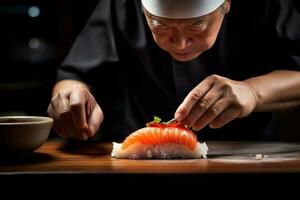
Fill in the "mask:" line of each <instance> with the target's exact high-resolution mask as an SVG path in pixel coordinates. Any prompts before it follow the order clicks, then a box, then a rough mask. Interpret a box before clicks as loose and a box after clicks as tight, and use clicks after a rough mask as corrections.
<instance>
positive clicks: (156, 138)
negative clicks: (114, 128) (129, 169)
mask: <svg viewBox="0 0 300 200" xmlns="http://www.w3.org/2000/svg"><path fill="white" fill-rule="evenodd" d="M137 142H140V143H143V144H165V143H175V144H181V145H185V146H186V147H187V148H189V149H190V150H192V151H193V150H194V149H195V148H196V145H197V142H198V139H197V136H196V135H195V134H194V133H193V132H192V131H191V130H190V129H187V128H183V127H176V126H159V127H145V128H141V129H139V130H137V131H135V132H133V133H132V134H130V135H129V136H128V137H127V138H126V139H125V140H124V142H123V144H122V149H127V148H128V147H130V146H131V145H133V144H135V143H137Z"/></svg>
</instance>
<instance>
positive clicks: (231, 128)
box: [48, 0, 300, 140]
mask: <svg viewBox="0 0 300 200" xmlns="http://www.w3.org/2000/svg"><path fill="white" fill-rule="evenodd" d="M295 3H296V2H295V1H292V0H261V1H257V2H253V1H249V2H241V1H232V2H231V1H230V0H184V1H183V0H123V1H120V0H100V1H99V3H98V5H97V7H96V8H95V10H94V12H93V13H92V15H91V17H90V18H89V20H88V22H87V24H86V25H85V27H84V29H83V30H82V32H81V33H80V34H79V36H78V37H77V39H76V41H75V43H74V44H73V46H72V48H71V50H70V52H69V54H68V55H67V57H66V59H65V60H64V62H63V63H62V65H61V66H60V68H59V69H58V75H57V79H58V82H57V83H56V85H55V86H54V89H53V98H52V100H51V103H50V105H49V108H48V114H49V115H50V116H51V117H52V118H53V119H54V129H55V131H56V132H57V134H58V135H60V136H62V137H65V138H73V139H78V140H87V139H89V138H92V137H94V136H95V134H96V133H98V134H97V135H99V137H100V138H101V137H102V138H104V139H108V138H113V139H114V140H115V139H117V138H123V139H124V136H126V135H128V134H129V133H131V132H132V131H134V130H136V129H138V128H141V127H144V126H145V123H146V122H149V121H151V120H152V119H153V116H154V115H156V116H159V117H161V118H162V119H165V120H168V119H171V118H175V119H176V120H178V121H181V122H183V123H184V124H186V125H187V126H188V127H189V128H191V129H192V130H194V131H195V132H196V133H198V136H199V137H200V138H201V139H204V140H207V139H216V140H266V139H274V138H275V136H274V135H273V132H272V131H273V129H272V128H273V126H272V124H273V123H274V121H273V120H272V119H273V118H272V112H273V111H277V110H283V109H291V108H294V107H297V106H299V105H300V73H299V72H298V71H299V69H300V13H299V7H298V8H297V6H296V5H295ZM104 119H105V120H104Z"/></svg>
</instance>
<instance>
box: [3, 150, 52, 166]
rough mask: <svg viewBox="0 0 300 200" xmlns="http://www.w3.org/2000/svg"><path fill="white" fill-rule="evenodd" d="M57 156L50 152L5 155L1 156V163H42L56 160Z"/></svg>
mask: <svg viewBox="0 0 300 200" xmlns="http://www.w3.org/2000/svg"><path fill="white" fill-rule="evenodd" d="M54 159H55V158H54V157H53V156H51V155H49V154H45V153H38V152H30V153H26V154H21V155H5V156H3V155H2V156H0V164H1V165H14V164H15V165H18V164H40V163H46V162H50V161H52V160H54Z"/></svg>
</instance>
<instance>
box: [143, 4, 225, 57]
mask: <svg viewBox="0 0 300 200" xmlns="http://www.w3.org/2000/svg"><path fill="white" fill-rule="evenodd" d="M229 4H230V1H226V2H225V4H224V5H223V6H221V7H220V8H218V9H217V10H215V11H214V12H212V13H210V14H208V15H205V16H201V17H198V18H192V19H167V18H161V17H157V16H154V15H151V14H150V13H149V12H147V11H146V10H145V16H146V19H147V22H148V25H149V27H150V30H151V31H152V35H153V38H154V40H155V42H156V43H157V44H158V45H159V46H160V47H161V48H162V49H164V50H165V51H167V52H169V53H170V54H171V56H172V57H173V58H174V59H176V60H178V61H182V62H184V61H190V60H193V59H194V58H196V57H198V56H199V55H200V54H201V53H202V52H204V51H206V50H208V49H210V48H211V47H212V46H213V44H214V43H215V41H216V38H217V35H218V32H219V30H220V27H221V24H222V21H223V18H224V15H225V13H227V12H228V11H229Z"/></svg>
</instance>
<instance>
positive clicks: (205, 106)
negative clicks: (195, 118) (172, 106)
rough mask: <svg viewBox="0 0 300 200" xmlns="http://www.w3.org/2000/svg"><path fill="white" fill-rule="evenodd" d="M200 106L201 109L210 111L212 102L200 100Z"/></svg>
mask: <svg viewBox="0 0 300 200" xmlns="http://www.w3.org/2000/svg"><path fill="white" fill-rule="evenodd" d="M198 106H199V108H200V109H206V110H207V109H208V108H209V107H210V102H209V100H207V99H201V100H199V103H198Z"/></svg>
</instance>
